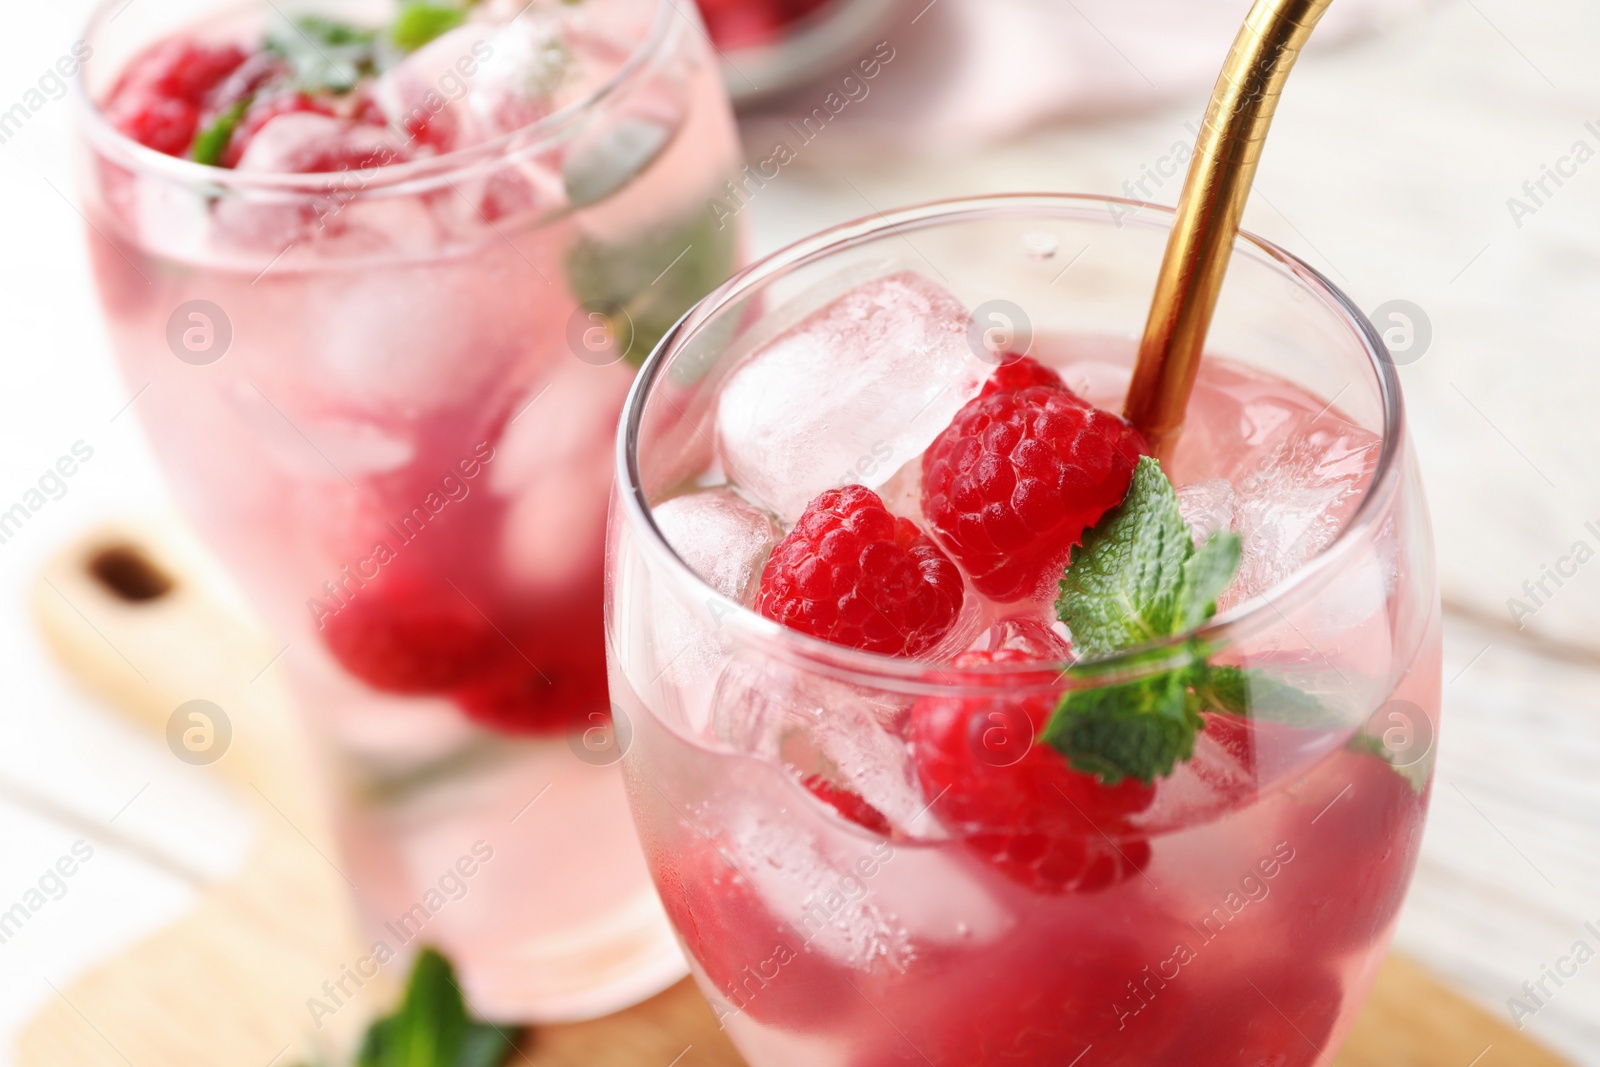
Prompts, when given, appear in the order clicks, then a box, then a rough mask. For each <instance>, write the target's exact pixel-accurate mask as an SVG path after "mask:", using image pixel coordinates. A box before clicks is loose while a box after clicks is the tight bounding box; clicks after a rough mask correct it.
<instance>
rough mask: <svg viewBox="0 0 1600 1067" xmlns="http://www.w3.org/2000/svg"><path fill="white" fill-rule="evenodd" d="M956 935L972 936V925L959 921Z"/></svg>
mask: <svg viewBox="0 0 1600 1067" xmlns="http://www.w3.org/2000/svg"><path fill="white" fill-rule="evenodd" d="M956 936H957V937H971V936H972V927H970V926H968V925H967V924H966V923H964V922H957V923H956Z"/></svg>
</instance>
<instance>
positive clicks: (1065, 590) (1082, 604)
mask: <svg viewBox="0 0 1600 1067" xmlns="http://www.w3.org/2000/svg"><path fill="white" fill-rule="evenodd" d="M1240 553H1241V544H1240V541H1239V538H1238V537H1237V536H1236V535H1234V534H1231V533H1219V534H1216V535H1214V536H1213V537H1212V538H1211V539H1210V540H1209V541H1207V542H1206V543H1205V545H1204V546H1203V547H1201V548H1200V549H1199V550H1198V551H1197V550H1196V549H1195V547H1194V539H1193V538H1192V536H1191V535H1190V533H1189V527H1188V525H1187V524H1185V523H1184V521H1183V515H1182V514H1181V513H1180V511H1179V509H1178V494H1177V492H1176V491H1175V490H1174V489H1173V487H1172V483H1171V482H1170V481H1168V480H1167V476H1166V474H1164V473H1163V472H1162V470H1161V464H1160V463H1159V462H1157V461H1156V460H1155V459H1153V458H1151V457H1148V456H1146V457H1144V458H1142V459H1140V460H1139V463H1138V465H1137V466H1136V467H1135V468H1134V472H1133V479H1132V481H1131V483H1130V484H1129V486H1128V492H1127V495H1126V496H1125V497H1124V498H1123V500H1122V503H1120V504H1118V505H1117V506H1116V507H1115V508H1113V509H1112V510H1111V511H1109V512H1107V513H1106V515H1105V516H1104V517H1103V518H1102V519H1101V520H1100V521H1099V522H1098V523H1097V524H1095V527H1094V528H1093V529H1092V530H1090V531H1089V532H1088V533H1086V534H1085V535H1084V538H1083V543H1082V544H1081V545H1079V546H1078V547H1077V548H1076V549H1074V550H1073V553H1072V562H1071V564H1070V565H1069V566H1068V567H1067V570H1066V573H1065V574H1063V575H1062V577H1061V595H1060V597H1059V598H1058V599H1057V601H1056V614H1057V615H1058V616H1059V617H1060V619H1061V621H1062V622H1064V623H1066V624H1067V627H1068V629H1070V630H1071V631H1072V643H1073V646H1074V648H1075V649H1076V650H1077V652H1078V654H1079V655H1080V656H1082V657H1085V658H1089V659H1093V658H1097V657H1101V656H1105V655H1108V654H1110V653H1114V652H1118V651H1121V650H1123V649H1127V648H1132V647H1135V646H1138V645H1143V644H1147V643H1149V642H1152V641H1160V640H1162V639H1164V638H1169V637H1175V636H1177V635H1179V634H1182V633H1185V632H1186V631H1189V630H1192V629H1194V628H1195V627H1196V626H1198V625H1200V624H1201V623H1202V622H1204V621H1205V620H1206V619H1209V618H1210V617H1211V616H1212V615H1214V614H1216V610H1217V598H1218V597H1219V596H1221V595H1222V591H1223V590H1224V589H1226V588H1227V587H1228V583H1229V582H1230V581H1232V580H1233V575H1234V572H1235V571H1236V570H1238V567H1239V559H1240ZM1206 677H1207V674H1206V666H1205V662H1204V660H1200V661H1199V662H1198V663H1194V664H1191V665H1187V666H1184V667H1180V668H1176V669H1172V670H1167V671H1163V672H1161V673H1158V674H1154V675H1152V676H1149V677H1146V678H1141V679H1138V680H1137V681H1132V682H1125V683H1121V684H1117V685H1110V686H1096V685H1094V684H1093V680H1092V678H1090V679H1089V682H1090V685H1089V687H1087V688H1084V689H1081V690H1072V691H1069V692H1068V693H1067V694H1066V695H1065V696H1063V697H1062V699H1061V702H1060V704H1058V705H1057V706H1056V709H1055V712H1054V714H1053V715H1052V716H1051V719H1050V722H1049V723H1048V724H1047V725H1046V727H1045V730H1044V732H1043V734H1042V737H1041V739H1042V740H1043V741H1044V742H1045V743H1046V744H1049V745H1051V746H1053V747H1054V748H1056V749H1057V750H1058V751H1060V752H1061V753H1062V754H1063V755H1065V756H1066V757H1067V760H1068V762H1070V763H1071V765H1072V766H1073V767H1074V768H1076V769H1078V770H1080V771H1085V772H1088V773H1092V774H1097V775H1099V776H1100V777H1101V779H1103V780H1104V781H1106V782H1109V783H1115V782H1119V781H1121V780H1122V779H1123V778H1137V779H1139V780H1140V781H1142V782H1145V783H1146V784H1148V783H1150V782H1152V781H1154V780H1155V779H1156V778H1158V777H1161V776H1163V775H1167V774H1171V773H1172V769H1173V767H1175V766H1176V765H1177V763H1178V761H1179V760H1186V759H1188V758H1189V757H1190V756H1192V755H1193V754H1194V739H1195V734H1197V733H1198V732H1199V730H1200V727H1201V725H1202V724H1203V722H1204V720H1203V719H1202V718H1201V717H1200V712H1201V711H1202V710H1203V709H1204V708H1205V707H1206V702H1205V701H1204V700H1203V699H1201V698H1199V697H1197V696H1196V694H1195V693H1194V692H1192V690H1191V686H1193V685H1194V684H1195V682H1196V681H1197V680H1199V681H1201V682H1203V681H1204V680H1205V679H1206ZM1226 680H1227V679H1223V680H1222V681H1226ZM1219 684H1220V683H1219ZM1246 695H1248V694H1247V693H1246Z"/></svg>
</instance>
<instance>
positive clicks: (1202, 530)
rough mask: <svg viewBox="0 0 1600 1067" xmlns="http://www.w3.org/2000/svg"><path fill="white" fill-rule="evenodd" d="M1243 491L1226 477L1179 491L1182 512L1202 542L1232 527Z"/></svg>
mask: <svg viewBox="0 0 1600 1067" xmlns="http://www.w3.org/2000/svg"><path fill="white" fill-rule="evenodd" d="M1238 500H1239V494H1238V493H1236V492H1234V489H1233V483H1232V482H1230V481H1228V480H1227V479H1226V478H1211V479H1209V480H1207V481H1204V482H1197V483H1195V484H1193V485H1186V486H1184V487H1183V488H1182V489H1179V490H1178V511H1179V513H1180V514H1181V515H1182V516H1183V521H1184V522H1186V523H1188V524H1189V532H1190V533H1191V534H1192V535H1193V536H1194V540H1195V543H1196V544H1197V545H1198V544H1200V543H1202V542H1204V541H1205V540H1206V539H1207V538H1209V537H1210V536H1211V535H1212V534H1214V533H1216V532H1217V531H1219V530H1231V529H1233V523H1234V510H1235V508H1237V506H1238Z"/></svg>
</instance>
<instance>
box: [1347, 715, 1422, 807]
mask: <svg viewBox="0 0 1600 1067" xmlns="http://www.w3.org/2000/svg"><path fill="white" fill-rule="evenodd" d="M1344 747H1345V748H1346V749H1348V750H1350V751H1351V752H1359V753H1361V754H1362V755H1364V756H1372V757H1375V758H1377V759H1380V760H1382V761H1383V762H1385V763H1387V764H1388V765H1389V767H1390V769H1392V770H1393V771H1394V773H1396V774H1398V775H1399V776H1400V777H1402V778H1404V779H1405V780H1406V781H1407V782H1408V783H1409V784H1410V785H1411V788H1412V789H1413V790H1415V791H1416V794H1417V795H1418V796H1421V795H1422V794H1423V792H1424V791H1425V790H1426V789H1427V788H1428V779H1429V778H1430V777H1431V776H1432V774H1433V753H1432V752H1431V751H1430V752H1429V753H1428V754H1427V755H1425V756H1424V757H1423V758H1422V759H1419V760H1416V761H1414V762H1409V763H1408V762H1402V761H1401V760H1400V758H1399V757H1398V755H1397V754H1396V753H1395V752H1394V750H1392V749H1391V748H1390V747H1389V746H1388V745H1386V744H1384V743H1383V738H1382V737H1380V736H1377V735H1374V734H1371V733H1369V732H1367V731H1366V730H1363V731H1361V732H1360V733H1358V734H1356V735H1355V736H1354V737H1352V738H1351V739H1350V743H1349V744H1347V745H1345V746H1344Z"/></svg>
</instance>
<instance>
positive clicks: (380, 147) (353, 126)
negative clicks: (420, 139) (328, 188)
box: [238, 111, 409, 174]
mask: <svg viewBox="0 0 1600 1067" xmlns="http://www.w3.org/2000/svg"><path fill="white" fill-rule="evenodd" d="M408 156H409V149H408V148H407V147H406V145H405V143H404V142H403V141H402V140H401V139H400V138H399V137H397V136H395V134H394V133H393V132H392V131H390V130H388V129H386V128H385V127H383V126H377V125H374V124H372V123H368V122H353V121H351V120H350V119H344V118H339V117H337V116H335V115H323V114H321V113H319V112H315V111H291V112H289V113H287V114H283V115H278V116H277V117H275V118H272V119H270V120H268V122H267V124H266V125H265V126H262V127H261V129H260V131H259V132H257V134H256V135H255V136H254V137H253V138H251V139H250V143H249V145H247V146H246V147H245V150H244V154H243V155H242V156H240V157H239V167H238V169H239V170H242V171H258V172H267V173H272V174H320V173H325V172H333V171H341V170H361V169H362V168H366V167H379V166H387V165H389V164H391V163H398V162H403V161H404V160H405V159H406V158H408Z"/></svg>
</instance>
